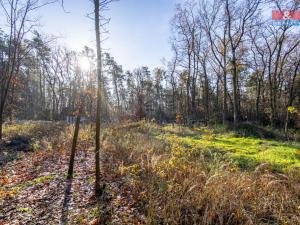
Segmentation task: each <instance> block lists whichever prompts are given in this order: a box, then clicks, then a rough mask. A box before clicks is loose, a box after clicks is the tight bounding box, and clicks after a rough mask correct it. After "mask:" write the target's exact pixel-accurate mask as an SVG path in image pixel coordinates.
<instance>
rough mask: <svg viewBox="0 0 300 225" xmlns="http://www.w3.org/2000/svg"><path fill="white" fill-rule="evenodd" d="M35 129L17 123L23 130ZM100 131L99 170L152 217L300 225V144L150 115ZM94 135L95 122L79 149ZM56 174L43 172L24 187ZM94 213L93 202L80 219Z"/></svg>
mask: <svg viewBox="0 0 300 225" xmlns="http://www.w3.org/2000/svg"><path fill="white" fill-rule="evenodd" d="M30 126H31V125H29V127H30ZM7 129H9V127H8V128H7ZM13 129H15V128H13ZM35 129H36V128H34V127H32V128H30V129H29V128H28V127H27V128H24V127H23V128H22V127H20V130H21V131H22V132H23V133H24V135H25V134H26V133H27V132H28V131H32V132H33V131H34V130H35ZM26 130H27V131H26ZM64 133H65V135H60V138H59V139H58V140H57V142H58V143H60V142H62V141H65V140H69V142H68V143H71V142H70V140H71V138H72V133H73V131H72V129H71V128H70V127H66V128H65V132H64ZM12 134H13V133H12ZM33 134H34V133H33ZM101 134H102V137H101V140H102V146H101V155H102V156H101V158H102V159H103V161H102V162H101V163H102V164H101V169H102V171H101V172H102V175H106V176H107V175H109V176H108V177H113V179H114V182H117V183H119V182H120V183H121V185H120V186H121V188H122V190H124V191H125V192H126V193H128V195H130V198H131V199H134V201H135V202H134V205H135V206H136V207H138V209H139V212H140V213H142V214H143V215H145V220H146V221H145V222H146V223H147V224H153V225H155V224H174V225H176V224H206V225H217V224H220V225H221V224H222V225H223V224H232V225H238V224H299V221H300V196H299V193H300V171H299V169H298V168H299V166H300V165H299V163H300V154H299V153H300V151H299V148H300V146H299V143H296V142H294V143H293V142H283V141H276V140H274V139H273V140H272V139H261V138H257V137H253V136H241V135H240V134H236V133H234V132H230V131H228V130H226V129H223V128H222V127H218V128H207V127H197V128H187V127H180V126H174V127H173V126H171V125H165V126H159V125H156V124H153V123H146V122H137V123H128V124H123V125H116V126H112V127H109V128H106V129H104V130H103V131H102V132H101ZM56 135H57V134H56ZM93 142H94V133H93V131H92V130H91V128H90V127H89V126H86V127H82V129H81V131H80V135H79V142H78V148H79V149H88V147H87V146H91V143H93ZM51 143H52V142H51ZM59 146H60V145H59ZM61 148H65V149H67V148H69V145H67V146H66V145H61ZM37 149H38V148H37ZM53 151H55V148H54V149H53ZM47 152H49V154H50V151H47ZM38 153H39V150H37V152H35V153H34V154H38ZM52 153H53V152H52ZM52 153H51V154H52ZM52 178H53V177H52V176H51V175H49V176H48V175H47V176H39V177H38V178H35V179H32V180H30V181H25V182H23V183H22V184H20V186H19V188H24V189H25V188H26V187H29V186H31V185H38V184H40V183H44V182H47V181H51V180H52ZM106 182H109V181H106ZM88 183H90V184H92V183H93V179H92V178H89V180H88ZM107 188H108V189H109V185H108V186H107ZM109 191H110V190H107V192H109ZM14 194H15V193H7V194H6V195H14ZM121 194H122V192H118V195H121ZM0 195H1V193H0ZM111 197H112V198H114V197H115V195H114V194H113V193H111ZM124 197H128V196H124ZM114 207H117V208H119V207H120V208H122V203H120V205H116V206H114ZM20 210H21V209H20ZM21 211H26V209H22V210H21ZM94 216H95V212H94V209H90V213H89V215H87V214H78V218H77V221H79V222H78V223H83V222H82V221H84V220H85V219H86V218H93V217H94ZM80 221H81V222H80ZM124 224H125V223H124ZM128 224H132V223H128Z"/></svg>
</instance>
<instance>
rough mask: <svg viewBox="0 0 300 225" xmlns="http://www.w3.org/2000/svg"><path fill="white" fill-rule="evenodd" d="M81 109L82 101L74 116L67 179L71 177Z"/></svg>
mask: <svg viewBox="0 0 300 225" xmlns="http://www.w3.org/2000/svg"><path fill="white" fill-rule="evenodd" d="M82 110H83V103H81V104H80V107H79V111H78V114H77V117H76V122H75V130H74V136H73V142H72V149H71V156H70V162H69V170H68V176H67V179H71V178H72V177H73V168H74V159H75V153H76V145H77V139H78V133H79V125H80V118H81V114H82Z"/></svg>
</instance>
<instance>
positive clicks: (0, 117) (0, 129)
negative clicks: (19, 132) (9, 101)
mask: <svg viewBox="0 0 300 225" xmlns="http://www.w3.org/2000/svg"><path fill="white" fill-rule="evenodd" d="M2 132H3V109H2V106H0V140H2Z"/></svg>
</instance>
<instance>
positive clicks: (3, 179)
mask: <svg viewBox="0 0 300 225" xmlns="http://www.w3.org/2000/svg"><path fill="white" fill-rule="evenodd" d="M6 184H9V179H8V177H7V176H6V175H4V176H1V178H0V186H4V185H6Z"/></svg>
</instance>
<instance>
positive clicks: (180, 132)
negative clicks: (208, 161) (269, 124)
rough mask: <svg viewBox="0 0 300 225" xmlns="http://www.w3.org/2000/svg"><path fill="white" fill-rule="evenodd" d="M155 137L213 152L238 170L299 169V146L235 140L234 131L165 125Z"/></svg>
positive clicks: (241, 138) (269, 141) (188, 147)
mask: <svg viewBox="0 0 300 225" xmlns="http://www.w3.org/2000/svg"><path fill="white" fill-rule="evenodd" d="M157 129H160V130H161V132H159V134H158V132H156V133H155V134H154V136H155V137H157V138H159V139H162V140H165V141H167V142H177V143H179V144H180V146H182V148H186V149H189V150H191V151H195V152H197V151H206V152H209V151H213V152H219V153H221V154H222V157H223V158H224V159H226V160H229V161H231V162H232V163H233V164H235V165H237V166H238V167H240V168H241V169H254V168H255V167H256V166H257V165H259V164H261V163H267V164H269V166H270V167H271V169H273V170H276V171H279V172H287V171H289V170H290V169H300V160H299V151H298V150H299V149H300V144H299V143H293V142H282V141H276V140H267V139H260V138H254V137H236V134H235V133H233V132H226V133H224V132H222V133H219V132H218V133H215V132H214V130H213V129H207V128H201V127H200V128H195V129H190V128H180V127H172V126H169V125H168V126H164V127H162V128H157Z"/></svg>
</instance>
